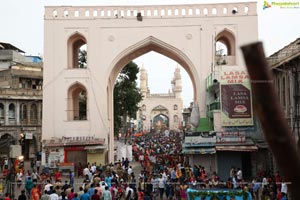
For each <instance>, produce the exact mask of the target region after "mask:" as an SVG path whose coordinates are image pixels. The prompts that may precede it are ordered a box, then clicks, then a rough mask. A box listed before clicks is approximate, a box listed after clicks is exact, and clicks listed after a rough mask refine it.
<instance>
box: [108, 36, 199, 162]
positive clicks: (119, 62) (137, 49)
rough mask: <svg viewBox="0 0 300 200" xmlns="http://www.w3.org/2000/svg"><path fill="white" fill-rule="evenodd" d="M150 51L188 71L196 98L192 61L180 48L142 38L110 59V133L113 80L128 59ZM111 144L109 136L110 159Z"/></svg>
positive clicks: (195, 79) (112, 124)
mask: <svg viewBox="0 0 300 200" xmlns="http://www.w3.org/2000/svg"><path fill="white" fill-rule="evenodd" d="M150 51H155V52H157V53H160V54H162V55H164V56H166V57H168V58H170V59H172V60H174V61H176V62H178V63H179V64H180V65H181V66H182V67H183V68H184V69H185V70H186V72H187V73H188V75H189V77H190V79H191V82H192V85H193V93H194V101H195V100H197V97H198V95H197V94H198V92H197V91H199V90H198V89H197V88H196V86H197V84H196V83H197V82H198V83H199V82H200V81H199V80H198V75H197V70H196V68H195V66H194V64H193V63H192V61H191V60H190V59H189V58H188V56H187V55H185V54H184V53H183V52H182V51H181V50H179V49H177V48H176V47H174V46H172V45H170V44H168V43H166V42H163V41H161V40H159V39H157V38H155V37H153V36H149V37H147V38H145V39H144V40H142V41H140V42H138V43H136V44H134V45H132V46H130V47H128V48H127V49H125V50H124V51H122V52H121V53H120V54H119V55H118V56H116V58H115V59H114V60H113V61H112V63H111V65H110V67H109V69H111V71H110V73H109V78H108V84H107V97H108V98H107V105H108V119H109V121H110V126H109V127H110V130H111V134H113V130H114V123H113V117H114V116H113V89H114V84H115V80H116V78H117V76H118V74H119V72H120V71H121V69H122V68H123V67H124V66H125V65H126V64H127V63H129V62H130V61H132V60H134V59H135V58H137V57H139V56H142V55H144V54H146V53H148V52H150ZM113 144H114V137H109V152H108V153H109V155H108V156H109V158H110V160H112V158H113Z"/></svg>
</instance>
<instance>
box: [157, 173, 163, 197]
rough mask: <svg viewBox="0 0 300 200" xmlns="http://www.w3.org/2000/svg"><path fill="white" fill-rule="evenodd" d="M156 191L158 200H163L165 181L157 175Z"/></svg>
mask: <svg viewBox="0 0 300 200" xmlns="http://www.w3.org/2000/svg"><path fill="white" fill-rule="evenodd" d="M158 189H159V197H160V199H163V195H164V191H165V179H164V178H163V177H162V175H159V178H158Z"/></svg>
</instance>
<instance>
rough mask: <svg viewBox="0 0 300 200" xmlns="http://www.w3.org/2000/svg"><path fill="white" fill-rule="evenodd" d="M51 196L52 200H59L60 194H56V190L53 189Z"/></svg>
mask: <svg viewBox="0 0 300 200" xmlns="http://www.w3.org/2000/svg"><path fill="white" fill-rule="evenodd" d="M49 196H50V200H59V196H58V194H56V191H55V190H53V192H52V194H50V195H49Z"/></svg>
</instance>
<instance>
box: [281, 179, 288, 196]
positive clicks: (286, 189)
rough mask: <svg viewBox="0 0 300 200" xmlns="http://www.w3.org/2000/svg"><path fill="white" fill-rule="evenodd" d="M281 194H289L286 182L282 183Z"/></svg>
mask: <svg viewBox="0 0 300 200" xmlns="http://www.w3.org/2000/svg"><path fill="white" fill-rule="evenodd" d="M282 181H284V180H282ZM281 193H284V194H287V193H288V186H287V184H286V182H282V183H281Z"/></svg>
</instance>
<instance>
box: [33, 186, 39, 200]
mask: <svg viewBox="0 0 300 200" xmlns="http://www.w3.org/2000/svg"><path fill="white" fill-rule="evenodd" d="M40 196H41V194H40V191H39V189H38V188H37V187H36V185H35V184H34V185H33V187H32V189H31V200H40Z"/></svg>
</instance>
